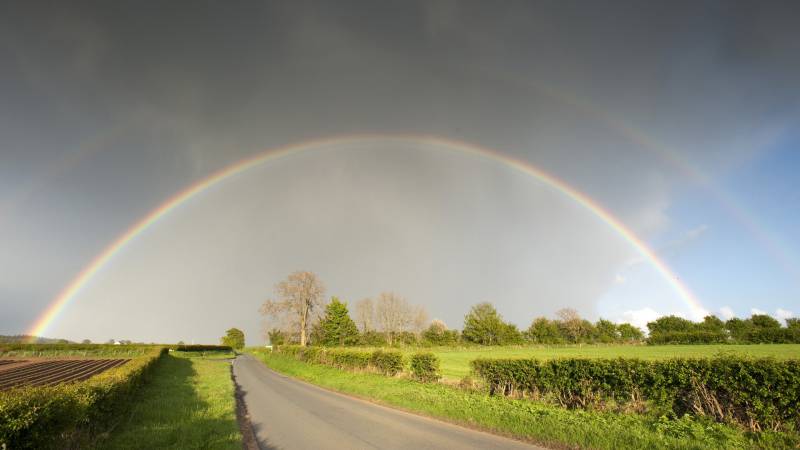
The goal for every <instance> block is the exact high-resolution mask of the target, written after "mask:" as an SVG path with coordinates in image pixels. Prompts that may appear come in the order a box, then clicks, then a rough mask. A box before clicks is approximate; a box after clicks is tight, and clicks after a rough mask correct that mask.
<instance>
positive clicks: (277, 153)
mask: <svg viewBox="0 0 800 450" xmlns="http://www.w3.org/2000/svg"><path fill="white" fill-rule="evenodd" d="M371 142H375V143H387V142H395V143H405V144H416V145H426V146H429V147H431V148H437V149H441V150H450V151H457V152H461V153H465V154H469V155H473V156H476V157H479V158H485V159H489V160H492V161H496V162H499V163H501V164H503V165H505V166H507V167H509V168H511V169H514V170H516V171H518V172H521V173H524V174H526V175H529V176H532V177H534V178H536V179H537V180H539V181H540V182H542V183H544V184H546V185H547V186H549V187H550V188H552V189H554V190H556V191H558V192H560V193H561V194H563V195H565V196H567V197H568V198H570V199H572V200H573V201H575V202H577V203H578V204H580V205H581V206H583V207H584V208H586V209H587V210H589V211H590V212H592V213H593V214H594V215H595V216H596V217H597V218H599V219H600V220H601V221H603V222H604V223H605V224H606V225H608V226H609V227H611V228H612V229H613V230H614V231H616V232H617V233H618V234H619V235H620V236H621V237H623V238H624V239H625V240H626V241H628V242H629V243H630V244H631V245H632V246H633V247H634V248H635V249H636V250H637V251H638V252H639V253H640V254H641V256H642V257H644V258H645V259H646V260H647V261H649V262H650V263H651V264H652V266H653V267H654V268H655V269H656V270H657V271H658V272H659V273H660V274H661V276H662V277H663V278H664V279H665V280H666V281H667V282H668V283H669V285H670V286H671V287H672V289H673V290H674V291H675V292H676V293H677V294H678V296H679V297H680V298H681V299H682V300H683V302H684V303H685V304H686V306H687V307H688V308H689V310H690V313H691V315H692V316H694V317H696V318H699V317H702V316H703V315H705V314H707V310H706V309H705V308H704V307H703V305H702V304H701V303H700V302H699V301H698V300H697V299H696V298H695V297H694V295H693V294H692V293H691V291H690V290H689V289H688V288H687V287H686V286H685V285H684V284H683V283H682V282H681V281H680V280H679V279H678V277H677V276H676V275H675V274H674V273H673V272H672V270H671V269H670V268H669V267H668V266H667V265H666V264H665V263H664V261H662V260H661V259H660V258H659V257H658V256H657V255H656V254H655V252H654V251H653V250H651V249H650V248H649V247H648V246H647V245H646V244H645V243H644V242H643V241H642V240H641V239H640V238H639V237H638V236H637V235H636V234H635V233H634V232H633V231H631V230H630V229H629V228H627V227H626V226H625V225H624V224H623V223H622V222H621V221H620V220H618V219H617V218H616V217H614V216H613V215H612V214H611V213H610V212H608V211H607V210H606V209H604V208H603V207H602V206H600V205H599V204H598V203H597V202H596V201H594V200H593V199H592V198H590V197H589V196H587V195H586V194H584V193H582V192H580V191H579V190H577V189H576V188H574V187H572V186H570V185H569V184H567V183H566V182H565V181H563V180H561V179H559V178H558V177H556V176H554V175H551V174H549V173H546V172H544V171H543V170H541V169H539V168H538V167H536V166H534V165H532V164H530V163H528V162H526V161H522V160H519V159H516V158H513V157H510V156H507V155H503V154H501V153H499V152H497V151H495V150H492V149H489V148H485V147H480V146H477V145H474V144H469V143H466V142H460V141H456V140H452V139H445V138H441V137H437V136H427V135H382V134H368V135H348V136H340V137H332V138H325V139H317V140H311V141H305V142H301V143H297V144H292V145H288V146H284V147H279V148H274V149H269V150H266V151H264V152H261V153H258V154H256V155H254V156H251V157H249V158H245V159H243V160H241V161H239V162H237V163H234V164H232V165H230V166H228V167H225V168H223V169H222V170H219V171H218V172H215V173H213V174H211V175H209V176H207V177H206V178H204V179H202V180H200V181H198V182H196V183H194V184H192V185H191V186H189V187H187V188H186V189H184V190H183V191H180V192H178V193H177V194H175V195H173V196H172V197H171V198H169V199H168V200H166V201H165V202H164V203H162V204H161V205H160V206H159V207H157V208H156V209H154V210H152V211H151V212H150V213H148V214H147V215H146V216H145V217H144V218H142V219H141V220H139V221H138V222H136V223H135V224H134V225H133V226H131V227H130V228H129V229H128V230H127V231H125V233H123V234H122V235H120V236H119V237H118V238H117V239H116V240H115V241H114V242H112V243H111V244H110V245H109V246H108V247H106V248H105V249H104V250H103V251H102V253H100V254H99V255H97V256H96V257H95V258H94V259H93V260H92V261H91V263H89V264H88V265H87V266H86V267H85V268H84V269H83V270H82V271H81V272H80V273H79V274H78V276H76V277H75V278H74V279H73V280H72V281H71V282H70V283H69V284H68V285H67V286H66V287H65V288H64V289H63V290H62V291H61V292H60V293H59V294H58V295H57V296H56V298H55V299H54V300H53V302H52V303H51V304H50V305H49V306H48V307H47V309H46V310H45V311H44V312H43V313H42V315H41V316H40V317H39V318H38V319H37V320H36V322H35V323H34V324H33V325H32V326H31V327H30V329H29V331H28V333H27V334H29V335H31V336H43V335H45V333H46V332H47V330H48V328H49V327H50V326H51V325H52V324H53V322H54V321H55V320H56V319H57V318H58V316H59V314H61V312H62V311H64V309H65V308H66V307H67V305H69V303H70V302H71V301H73V300H74V299H75V297H76V296H77V295H78V294H79V293H80V291H81V290H82V289H83V288H84V287H85V286H86V285H87V284H88V283H89V282H90V281H91V280H92V278H93V277H94V276H95V275H96V274H97V273H98V272H99V271H100V270H101V269H102V268H103V267H104V266H105V265H106V264H108V263H109V261H110V260H111V259H112V258H113V257H114V255H116V254H117V252H119V251H120V250H121V249H122V248H123V247H125V246H126V245H127V244H128V243H130V242H131V241H133V240H134V239H136V237H137V236H139V235H141V234H142V233H143V232H144V231H145V230H147V229H148V228H150V227H151V226H153V225H154V224H156V222H158V221H159V220H160V219H161V218H162V217H164V216H165V215H167V214H169V213H170V212H171V211H173V210H174V209H176V208H178V207H179V206H180V205H182V204H183V203H185V202H187V201H189V200H190V199H192V198H193V197H195V196H197V195H199V194H200V193H202V192H203V191H205V190H206V189H208V188H209V187H211V186H214V185H216V184H217V183H221V182H223V181H225V180H226V179H229V178H231V177H232V176H234V175H237V174H240V173H242V172H245V171H247V170H249V169H252V168H254V167H256V166H259V165H261V164H264V163H266V162H269V161H273V160H275V159H278V158H281V157H284V156H287V155H290V154H294V153H298V152H304V151H309V150H315V149H323V148H330V147H337V146H344V145H355V144H365V143H371Z"/></svg>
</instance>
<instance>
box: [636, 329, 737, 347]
mask: <svg viewBox="0 0 800 450" xmlns="http://www.w3.org/2000/svg"><path fill="white" fill-rule="evenodd" d="M728 341H729V339H728V335H727V334H726V333H725V332H723V331H719V332H717V331H670V332H660V333H653V334H651V335H650V337H648V338H647V343H648V344H650V345H663V344H725V343H728Z"/></svg>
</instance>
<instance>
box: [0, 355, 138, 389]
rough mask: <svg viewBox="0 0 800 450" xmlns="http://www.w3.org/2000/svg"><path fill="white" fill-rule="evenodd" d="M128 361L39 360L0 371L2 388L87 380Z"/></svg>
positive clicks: (0, 387) (0, 385) (0, 386)
mask: <svg viewBox="0 0 800 450" xmlns="http://www.w3.org/2000/svg"><path fill="white" fill-rule="evenodd" d="M128 361H129V360H128V359H82V360H81V359H77V360H73V359H60V360H50V361H37V362H33V363H29V364H25V365H23V366H19V367H13V368H10V369H7V370H3V371H0V390H5V389H10V388H12V387H17V386H47V385H52V384H58V383H64V382H69V381H80V380H85V379H87V378H89V377H92V376H94V375H97V374H99V373H101V372H104V371H106V370H108V369H113V368H114V367H119V366H121V365H123V364H125V363H126V362H128Z"/></svg>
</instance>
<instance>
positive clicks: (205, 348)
mask: <svg viewBox="0 0 800 450" xmlns="http://www.w3.org/2000/svg"><path fill="white" fill-rule="evenodd" d="M172 349H173V350H175V351H179V352H232V351H233V348H231V346H230V345H176V346H174V347H172Z"/></svg>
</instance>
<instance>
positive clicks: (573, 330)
mask: <svg viewBox="0 0 800 450" xmlns="http://www.w3.org/2000/svg"><path fill="white" fill-rule="evenodd" d="M556 316H558V318H559V319H561V325H562V326H563V327H564V329H565V330H566V332H567V333H568V334H569V336H570V337H571V338H572V340H573V341H575V342H577V341H578V338H579V337H580V335H581V329H582V322H581V316H580V315H579V314H578V311H575V310H574V309H572V308H562V309H559V310H558V311H556Z"/></svg>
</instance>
